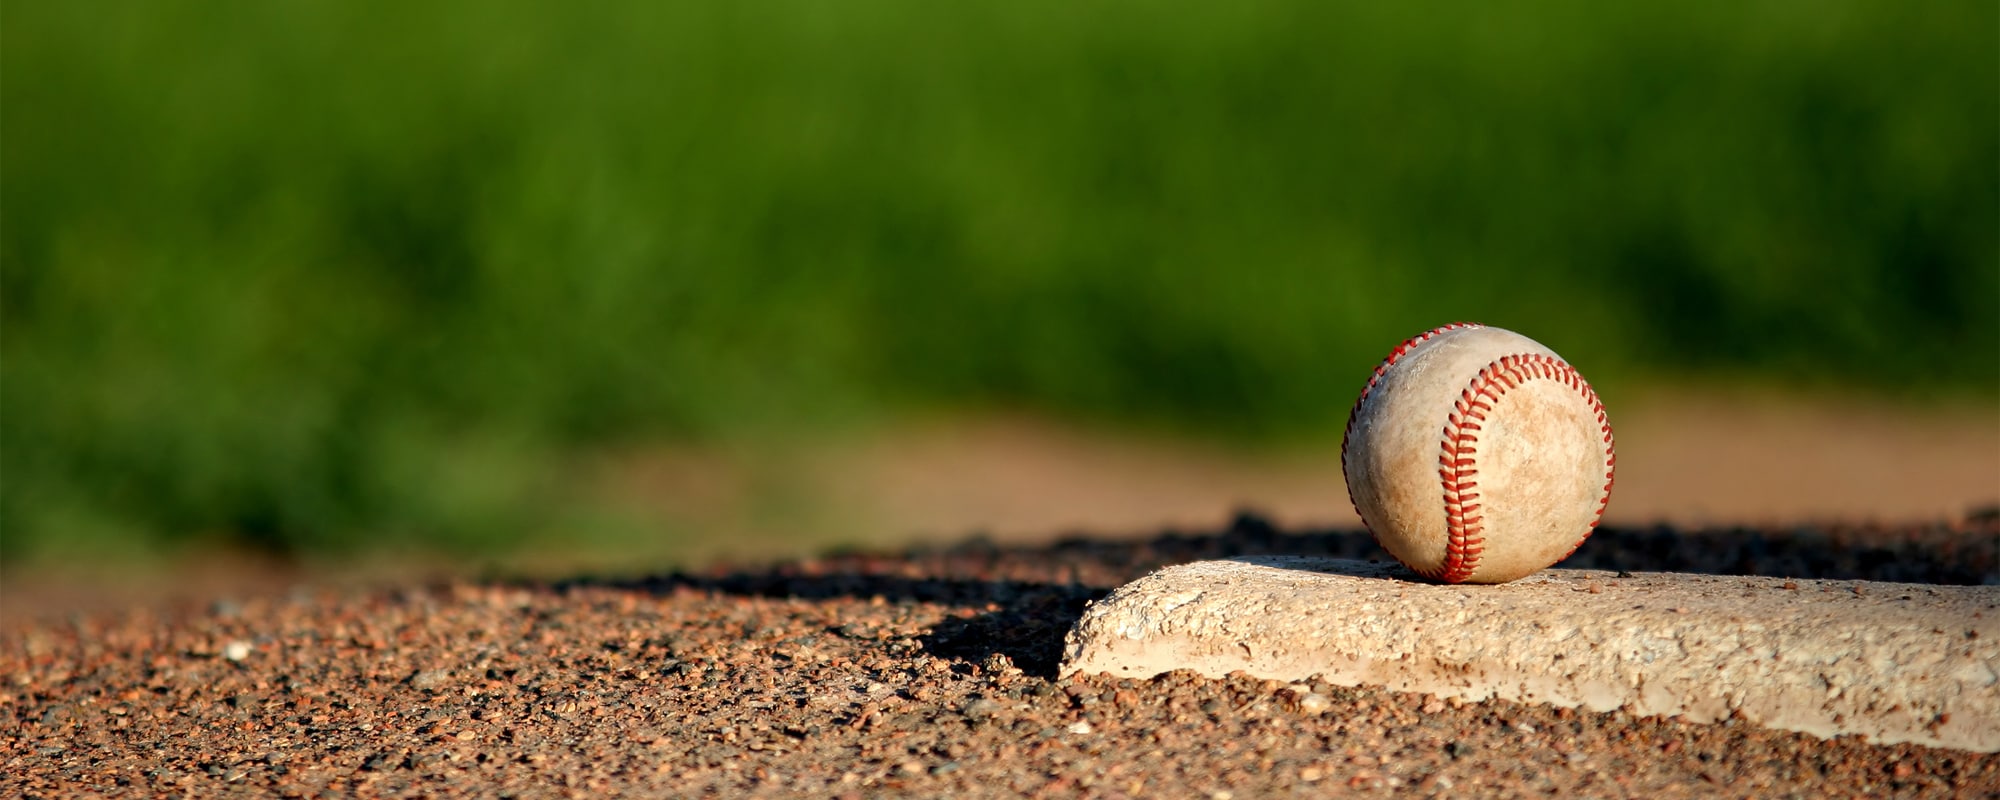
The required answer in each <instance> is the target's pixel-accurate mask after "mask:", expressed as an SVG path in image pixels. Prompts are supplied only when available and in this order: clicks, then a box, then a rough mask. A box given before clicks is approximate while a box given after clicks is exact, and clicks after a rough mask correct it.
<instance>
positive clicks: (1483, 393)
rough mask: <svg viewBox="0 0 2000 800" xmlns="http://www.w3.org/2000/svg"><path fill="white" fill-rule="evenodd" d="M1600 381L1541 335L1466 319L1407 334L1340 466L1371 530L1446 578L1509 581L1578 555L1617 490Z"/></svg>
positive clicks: (1387, 362)
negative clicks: (1595, 383) (1594, 384)
mask: <svg viewBox="0 0 2000 800" xmlns="http://www.w3.org/2000/svg"><path fill="white" fill-rule="evenodd" d="M1616 461H1617V458H1616V454H1615V452H1614V448H1613V442H1612V435H1611V423H1610V422H1609V420H1608V419H1607V418H1606V417H1605V414H1604V406H1603V404H1602V403H1601V402H1599V400H1598V398H1597V394H1596V392H1594V391H1592V390H1591V388H1590V384H1589V383H1588V382H1586V381H1584V379H1583V376H1582V375H1580V374H1578V373H1577V372H1576V370H1575V369H1574V368H1572V367H1571V366H1570V365H1569V364H1568V362H1565V361H1563V360H1562V357H1561V356H1558V355H1556V354H1555V352H1554V351H1552V350H1550V349H1549V348H1547V347H1544V346H1543V345H1541V344H1540V343H1538V342H1536V341H1535V340H1533V339H1529V338H1528V337H1526V336H1522V335H1521V334H1518V333H1515V332H1513V331H1509V330H1504V329H1501V328H1494V327H1488V326H1484V325H1478V324H1472V323H1457V324H1453V325H1446V326H1443V327H1441V328H1437V329H1434V330H1431V331H1429V332H1426V333H1424V334H1423V335H1420V336H1417V337H1414V338H1412V339H1410V340H1408V341H1405V342H1404V343H1403V344H1402V345H1400V346H1398V347H1397V348H1396V349H1395V350H1394V351H1392V352H1391V353H1390V354H1389V357H1388V358H1385V359H1383V361H1382V363H1381V365H1380V366H1378V367H1376V370H1375V373H1374V375H1373V376H1372V377H1371V378H1370V379H1369V381H1368V385H1367V387H1365V388H1364V389H1363V390H1362V392H1361V396H1360V397H1359V398H1358V399H1357V400H1355V404H1354V410H1353V412H1352V414H1351V415H1350V416H1349V417H1348V422H1347V432H1346V436H1345V437H1344V439H1343V441H1342V443H1341V467H1342V469H1343V471H1344V472H1345V473H1346V478H1347V492H1348V497H1349V498H1350V499H1352V500H1353V502H1354V510H1355V512H1356V513H1358V514H1360V516H1361V519H1362V521H1363V522H1364V523H1366V524H1367V526H1368V530H1369V531H1370V532H1371V533H1373V534H1374V536H1375V540H1376V541H1377V542H1380V543H1381V545H1382V547H1383V548H1384V549H1386V550H1388V551H1389V553H1390V554H1391V555H1393V556H1395V557H1396V558H1397V560H1399V561H1402V562H1403V564H1404V565H1406V566H1408V567H1409V568H1410V569H1412V570H1414V571H1416V572H1417V573H1418V574H1421V575H1424V576H1425V577H1428V578H1431V579H1434V580H1439V581H1443V582H1445V583H1505V582H1507V581H1511V580H1515V579H1517V578H1522V577H1526V576H1528V575H1531V574H1533V573H1535V572H1536V571H1539V570H1541V569H1543V568H1545V567H1548V566H1549V565H1551V564H1554V563H1556V562H1558V561H1561V560H1562V559H1564V558H1566V557H1568V556H1569V554H1570V553H1572V552H1575V550H1576V548H1577V547H1578V546H1579V545H1581V544H1583V541H1584V539H1586V538H1588V537H1589V536H1590V533H1591V531H1592V530H1594V529H1595V528H1596V527H1597V522H1598V520H1599V519H1600V518H1602V517H1603V514H1604V507H1605V505H1606V504H1607V503H1608V502H1609V501H1610V498H1611V484H1612V472H1613V466H1614V465H1615V463H1616Z"/></svg>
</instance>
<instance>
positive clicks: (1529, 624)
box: [1062, 556, 2000, 753]
mask: <svg viewBox="0 0 2000 800" xmlns="http://www.w3.org/2000/svg"><path fill="white" fill-rule="evenodd" d="M1176 669H1187V670H1193V671H1195V672H1198V673H1202V674H1205V675H1210V676H1222V675H1227V674H1229V673H1230V672H1233V671H1237V670H1242V671H1244V672H1248V673H1250V674H1252V675H1256V676H1259V677H1264V678H1275V679H1280V680H1294V681H1295V680H1303V679H1307V678H1310V677H1313V676H1320V678H1321V679H1322V680H1326V681H1329V682H1332V683H1335V684H1339V685H1347V686H1353V685H1370V686H1384V687H1388V688H1390V689H1395V690H1399V691H1407V692H1427V693H1430V694H1434V695H1437V696H1440V697H1448V698H1449V697H1458V698H1464V699H1466V700H1474V701H1476V700H1483V699H1486V698H1489V697H1497V698H1501V699H1505V700H1512V701H1518V702H1527V703H1548V704H1553V705H1560V706H1571V707H1584V708H1588V709H1592V710H1598V711H1608V710H1612V709H1619V708H1623V709H1626V710H1627V711H1629V712H1631V713H1635V714H1642V715H1653V714H1657V715H1663V716H1679V717H1683V718H1686V719H1688V720H1690V721H1695V722H1709V721H1714V720H1719V719H1725V718H1728V717H1729V716H1731V715H1732V714H1735V715H1740V716H1741V717H1742V718H1743V719H1745V720H1747V721H1749V722H1752V723H1755V724H1760V725H1765V726H1769V727H1773V728H1779V729H1784V730H1794V731H1803V732H1805V733H1810V734H1813V735H1817V736H1821V737H1832V736H1839V735H1843V734H1858V735H1860V736H1863V737H1866V738H1867V739H1868V740H1869V741H1874V742H1880V743H1884V744H1889V743H1896V742H1915V743H1919V744H1924V745H1930V746H1936V747H1951V748H1958V749H1964V750H1973V751H1978V752H1986V753H1991V752H2000V587H1995V586H1931V585H1919V584H1902V583H1874V582H1867V581H1830V580H1800V581H1791V580H1786V579H1783V578H1747V577H1724V576H1712V575H1679V574H1667V573H1628V574H1624V575H1623V576H1621V574H1620V573H1612V572H1601V571H1593V570H1568V569H1551V570H1545V571H1543V572H1541V573H1538V574H1536V575H1533V576H1530V577H1528V578H1524V579H1522V580H1519V581H1515V582H1513V583H1507V584H1502V585H1498V586H1446V585H1439V584H1433V583H1428V582H1424V581H1422V579H1419V578H1417V577H1416V576H1415V575H1413V574H1411V573H1409V572H1407V571H1406V570H1404V569H1403V568H1402V567H1400V566H1398V565H1394V564H1375V563H1370V562H1363V561H1350V560H1340V559H1320V558H1307V557H1296V556H1266V557H1246V558H1240V559H1231V560H1227V561H1204V562H1198V563H1193V564H1184V565H1180V566H1175V567H1169V568H1166V569H1163V570H1160V571H1158V572H1155V573H1153V574H1151V575H1148V576H1146V577H1144V578H1141V579H1139V580H1137V581H1134V582H1132V583H1130V584H1127V585H1125V586H1124V587H1121V588H1119V589H1118V590H1117V591H1115V592H1113V593H1112V594H1111V596H1109V597H1107V598H1105V599H1103V600H1101V601H1099V602H1097V603H1095V604H1093V605H1092V606H1091V607H1090V608H1089V609H1088V610H1087V611H1085V612H1084V616H1083V619H1082V620H1080V621H1079V622H1078V623H1077V625H1076V627H1075V629H1074V630H1072V631H1071V632H1070V635H1069V640H1068V644H1067V648H1066V651H1065V656H1064V660H1063V667H1062V671H1063V673H1064V674H1069V673H1073V672H1104V673H1110V674H1114V675H1119V676H1135V677H1151V676H1153V675H1157V674H1159V673H1162V672H1167V671H1171V670H1176Z"/></svg>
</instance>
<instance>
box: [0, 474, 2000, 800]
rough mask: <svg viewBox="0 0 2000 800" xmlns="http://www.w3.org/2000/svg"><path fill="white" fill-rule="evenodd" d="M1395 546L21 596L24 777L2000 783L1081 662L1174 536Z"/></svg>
mask: <svg viewBox="0 0 2000 800" xmlns="http://www.w3.org/2000/svg"><path fill="white" fill-rule="evenodd" d="M1250 553H1280V554H1299V555H1334V556H1344V557H1361V558H1370V557H1374V558H1380V557H1382V556H1381V554H1380V552H1379V551H1378V550H1376V549H1375V546H1374V544H1373V543H1372V542H1370V541H1369V540H1368V538H1367V536H1366V535H1365V534H1359V533H1354V532H1306V533H1297V534H1288V533H1284V532H1280V531H1276V530H1274V529H1272V528H1271V526H1270V525H1268V524H1266V523H1264V522H1263V521H1261V520H1259V519H1257V518H1255V517H1251V516H1243V517H1240V518H1239V519H1238V520H1237V521H1236V523H1235V524H1234V525H1232V526H1231V527H1230V528H1229V529H1228V530H1226V531H1222V532H1216V533H1206V534H1173V533H1169V534H1166V535H1162V536H1159V537H1156V538H1153V539H1151V540H1148V541H1143V542H1117V541H1086V540H1073V541H1065V542H1061V543H1058V544H1055V545H1052V546H1046V547H1001V546H997V545H993V544H990V543H985V542H979V541H974V542H969V543H965V544H961V545H957V546H953V547H949V548H942V549H929V550H919V551H912V552H907V553H900V554H878V553H844V554H833V555H828V556H826V557H823V558H817V559H812V560H808V561H800V562H789V563H782V564H775V565H757V566H740V565H739V566H730V565H718V566H716V567H715V568H713V569H707V570H703V571H700V572H698V573H691V574H690V573H676V574H671V575H659V576H652V577H646V578H642V579H617V578H605V579H597V578H587V577H586V578H576V579H570V580H564V581H557V582H547V581H529V580H498V581H464V580H461V581H447V582H439V583H434V584H428V585H404V586H389V587H380V588H373V589H365V590H364V589H340V590H337V589H324V588H322V589H315V588H310V587H302V588H299V589H295V590H293V591H291V592H290V593H288V594H287V593H277V594H264V595H253V596H239V597H229V598H220V599H217V600H216V601H215V602H214V603H212V604H208V605H205V606H203V607H201V608H197V609H189V610H182V609H149V608H134V609H130V610H128V611H123V612H118V613H107V614H87V615H86V614H75V615H71V616H68V617H55V618H51V617H47V616H43V617H41V618H37V619H32V620H28V621H22V622H16V623H10V624H9V626H8V627H7V628H6V629H5V630H4V631H0V754H4V755H3V756H0V757H4V759H5V761H4V769H0V795H4V796H10V797H31V798H34V797H87V796H106V797H271V796H277V797H315V798H316V797H326V798H343V797H419V796H422V797H459V796H465V797H516V798H541V797H601V796H611V795H638V796H696V795H710V796H714V795H720V796H732V797H734V796H751V797H765V796H768V797H796V796H809V797H821V796H833V797H884V796H908V797H937V796H955V797H1021V796H1029V797H1084V796H1087V797H1208V798H1253V797H1268V796H1279V795H1306V796H1321V795H1345V794H1350V793H1392V792H1393V793H1396V794H1399V795H1415V796H1422V797H1444V796H1451V797H1523V796H1609V797H1632V796H1645V797H1649V798H1672V797H1717V796H1722V797H1731V796H1734V797H1814V798H1817V797H1864V796H1866V797H1879V796H1939V797H1954V796H1955V797H2000V757H1995V756H1990V755H1979V754H1973V753H1967V752H1963V751H1955V750H1946V749H1931V748H1925V747H1921V746H1916V745H1896V746H1876V745H1870V744H1866V743H1863V742H1860V741H1857V740H1854V739H1837V740H1830V741H1829V740H1820V739H1815V738H1811V737H1809V736H1805V735H1801V734H1793V733H1784V732H1778V731H1771V730H1765V729H1760V728H1756V727H1754V726H1750V725H1747V724H1744V723H1742V722H1740V721H1730V722H1724V723H1721V724H1712V725H1697V724H1689V723H1684V722H1679V721H1675V720H1672V719H1660V718H1650V717H1635V716H1632V715H1629V714H1626V713H1622V712H1612V713H1591V712H1578V711H1571V710H1564V709H1551V708H1544V707H1536V706H1525V705H1518V704H1513V703H1507V702H1502V701H1487V702H1480V703H1463V702H1454V701H1447V700H1440V699H1438V698H1436V697H1431V696H1429V695H1421V694H1417V695H1405V694H1398V693H1394V692H1388V691H1384V690H1374V689H1367V688H1341V687H1335V686H1329V685H1326V684H1324V683H1319V682H1315V681H1303V682H1299V683H1289V684H1288V683H1281V682H1275V681H1263V680H1257V679H1253V678H1249V677H1247V676H1243V675H1241V674H1238V675H1235V676H1232V677H1230V678H1226V679H1222V680H1209V679H1204V678H1200V677H1197V676H1195V675H1193V674H1191V673H1185V672H1177V673H1169V674H1167V675H1164V676H1161V677H1159V678H1156V679H1152V680H1132V679H1124V680H1120V679H1111V678H1106V677H1101V676H1098V677H1089V676H1083V677H1077V678H1072V679H1066V680H1057V679H1056V678H1055V677H1054V676H1055V669H1056V665H1057V659H1058V656H1059V651H1060V647H1061V643H1062V637H1063V634H1064V632H1065V631H1066V630H1067V629H1068V627H1069V626H1070V625H1071V624H1072V623H1073V622H1074V621H1075V620H1076V619H1077V618H1078V616H1079V615H1080V614H1081V612H1082V610H1083V608H1084V606H1085V605H1086V604H1087V603H1089V602H1090V601H1091V600H1093V599H1094V598H1098V597H1101V596H1103V595H1104V594H1105V593H1106V592H1107V591H1108V590H1109V589H1111V588H1112V587H1115V586H1117V585H1119V584H1121V583H1123V582H1125V581H1127V580H1130V579H1132V578H1134V577H1137V576H1139V575H1141V574H1144V573H1145V572H1147V571H1149V570H1151V569H1153V568H1156V567H1158V566H1161V565H1165V564H1171V563H1179V562H1184V561H1188V560H1193V559H1197V558H1213V557H1224V556H1230V555H1241V554H1250ZM1568 565H1569V566H1580V567H1593V568H1600V569H1627V570H1640V569H1644V570H1672V571H1691V572H1708V573H1720V574H1761V575H1773V576H1782V577H1794V578H1849V579H1871V580H1892V581H1904V582H1917V583H1946V584H1982V583H1983V584H1995V583H2000V519H1996V516H1995V515H1992V514H1987V515H1980V516H1976V517H1973V518H1969V519H1964V520H1958V521H1954V522H1950V523H1940V524H1933V525H1922V526H1904V527H1893V526H1861V525H1853V526H1841V525H1816V526H1805V527H1798V528H1794V529H1787V530H1749V529H1727V530H1702V531H1675V530H1670V529H1664V528H1660V529H1647V530H1634V529H1610V530H1605V531H1602V532H1600V533H1599V534H1598V535H1596V536H1595V537H1593V538H1592V539H1591V541H1590V542H1589V543H1587V544H1586V545H1585V546H1584V548H1583V549H1582V550H1581V551H1579V552H1578V554H1577V555H1576V557H1574V558H1572V559H1571V561H1570V562H1568Z"/></svg>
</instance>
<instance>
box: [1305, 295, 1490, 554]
mask: <svg viewBox="0 0 2000 800" xmlns="http://www.w3.org/2000/svg"><path fill="white" fill-rule="evenodd" d="M1474 328H1486V326H1482V324H1478V322H1450V324H1442V326H1436V328H1430V330H1426V332H1422V334H1416V336H1410V338H1406V340H1404V342H1402V344H1398V346H1396V350H1390V352H1388V358H1382V364H1376V370H1374V374H1370V376H1368V386H1362V396H1358V398H1354V408H1352V410H1348V426H1346V430H1342V432H1340V476H1342V480H1348V486H1354V478H1350V472H1348V442H1352V440H1354V420H1356V418H1360V414H1362V404H1364V402H1368V396H1372V394H1374V388H1376V386H1378V384H1380V382H1382V374H1384V372H1388V368H1390V366H1396V362H1398V360H1402V356H1408V354H1410V350H1416V346H1418V344H1424V342H1430V340H1432V338H1436V336H1438V334H1446V332H1452V330H1474ZM1348 504H1350V506H1354V516H1356V518H1360V520H1362V528H1368V536H1374V540H1376V542H1378V544H1380V542H1382V536H1380V534H1376V530H1374V528H1372V526H1368V516H1366V514H1362V506H1360V504H1358V502H1354V496H1352V494H1350V496H1348ZM1416 572H1418V574H1422V576H1424V578H1432V580H1436V578H1438V576H1436V574H1434V572H1426V570H1416Z"/></svg>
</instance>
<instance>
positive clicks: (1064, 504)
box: [0, 394, 2000, 621]
mask: <svg viewBox="0 0 2000 800" xmlns="http://www.w3.org/2000/svg"><path fill="white" fill-rule="evenodd" d="M1612 423H1613V425H1614V426H1615V427H1616V430H1617V434H1618V476H1617V479H1618V483H1617V488H1616V490H1615V491H1614V493H1613V496H1612V500H1611V506H1610V509H1609V511H1608V513H1607V520H1608V521H1609V522H1611V523H1613V524H1624V525H1652V524H1656V523H1660V522H1667V523H1672V524H1678V525H1684V526H1687V525H1691V526H1704V525H1710V526H1712V525H1732V524H1767V525H1769V524H1794V523H1799V522H1807V521H1815V520H1878V521H1889V522H1899V521H1900V522H1906V521H1911V520H1928V519H1950V518H1955V517H1958V516H1961V515H1963V514H1965V513H1967V512H1968V511H1969V510H1973V509H1978V508H1990V507H1995V506H2000V410H1996V409H1992V408H1963V407H1961V408H1956V409H1932V410H1929V411H1920V412H1919V411H1911V410H1909V409H1901V408H1891V407H1887V406H1880V405H1870V404H1867V403H1860V402H1833V401H1824V400H1812V399H1807V398H1801V397H1796V396H1794V397H1789V398H1787V397H1764V398H1755V397H1745V396H1733V397H1732V396H1725V395H1715V394H1707V395H1703V394H1684V395H1676V396H1668V395H1655V396H1652V397H1650V398H1642V399H1641V400H1639V401H1637V402H1633V403H1630V404H1619V405H1616V406H1614V407H1613V409H1612ZM1339 446H1340V443H1339V441H1337V440H1334V441H1324V442H1318V443H1312V442H1305V443H1300V444H1299V445H1298V446H1297V447H1295V448H1291V449H1289V450H1287V451H1284V452H1268V451H1266V452H1253V451H1245V450H1241V449H1231V448H1226V447H1219V446H1213V445H1206V444H1203V443H1199V442H1192V441H1169V440H1160V439H1147V438H1141V437H1135V436H1120V435H1116V434H1110V433H1105V432H1102V431H1092V430H1085V429H1080V428H1076V427H1069V426H1063V425H1057V424H1053V423H1049V422H1047V421H1041V420H1033V419H1026V418H1000V417H986V418H980V419H972V420H958V421H939V422H932V423H928V424H910V425H905V426H902V427H899V428H893V429H889V430H885V431H879V432H877V433H876V434H873V435H870V436H865V437H860V438H851V439H837V440H822V441H803V442H785V443H782V444H781V445H779V446H777V447H776V448H772V449H770V450H766V451H762V452H760V451H756V450H734V451H702V450H692V449H687V448H647V449H639V450H635V451H632V452H627V453H622V454H616V455H610V456H605V457H601V458H596V459H588V460H586V461H585V462H584V463H583V464H582V465H581V466H580V467H579V468H578V469H576V470H575V473H576V475H577V478H576V480H577V482H578V484H579V489H578V491H581V492H584V493H586V494H588V495H590V496H592V497H593V500H592V501H591V502H593V503H598V504H601V505H602V506H603V507H605V508H607V509H614V510H619V511H622V512H623V513H625V514H626V515H627V516H628V517H630V518H632V519H634V520H636V521H637V523H638V524H637V525H636V526H635V527H636V528H637V529H638V530H639V531H640V533H639V534H638V535H636V536H635V537H634V538H629V539H625V540H618V541H610V542H598V543H593V544H578V545H575V546H572V545H571V543H564V546H563V547H562V548H560V549H558V550H557V551H555V552H545V553H530V554H525V555H522V556H520V557H517V558H515V559H513V560H512V562H511V563H508V564H505V565H503V568H504V569H507V570H510V571H518V572H527V573H531V574H535V575H538V576H543V577H552V578H553V577H561V576H563V575H567V574H573V573H575V572H578V571H598V572H603V571H607V570H609V571H623V572H628V573H629V572H631V571H633V570H635V569H636V570H643V569H646V568H648V567H649V566H657V565H661V564H693V565H700V564H705V563H708V562H711V561H714V560H717V559H734V560H738V561H744V560H748V561H770V560H773V559H776V558H782V557H786V556H796V555H810V554H813V553H817V552H822V551H824V550H826V549H827V548H829V547H834V546H864V547H878V548H879V547H901V546H904V545H907V544H910V543H914V542H925V541H928V542H953V541H961V540H964V539H966V538H968V537H971V536H974V535H977V534H984V535H987V536H989V537H990V538H992V539H994V540H995V541H999V542H1002V543H1008V544H1040V543H1047V542H1051V541H1054V540H1056V539H1058V538H1060V537H1063V536H1067V535H1072V534H1086V535H1090V536H1093V537H1098V538H1110V539H1132V538H1135V537H1142V536H1146V535H1149V534H1150V533H1152V532H1157V531H1160V530H1163V529H1168V530H1203V529H1209V528H1213V527H1215V526H1217V525H1219V524H1222V523H1223V522H1225V521H1226V520H1227V519H1229V517H1230V515H1231V514H1233V513H1235V512H1236V511H1237V510H1240V509H1252V510H1255V511H1256V512H1257V513H1258V514H1259V515H1261V516H1263V517H1265V518H1268V519H1272V520H1274V521H1276V522H1277V523H1278V524H1281V525H1284V526H1286V527H1291V528H1311V527H1317V528H1351V527H1358V525H1359V521H1358V520H1357V519H1356V518H1355V516H1354V512H1353V510H1352V509H1351V508H1350V507H1349V505H1348V502H1347V496H1346V492H1345V490H1344V485H1343V481H1342V478H1341V472H1340V454H1339ZM485 569H486V567H485V566H484V565H478V564H474V565H467V564H463V563H454V562H444V561H440V560H436V559H430V560H406V559H404V560H399V559H397V558H393V557H384V558H379V559H377V560H375V561H372V562H368V563H362V564H349V565H344V566H342V567H340V568H338V569H334V570H329V569H328V568H326V567H324V566H317V567H312V568H304V567H301V566H299V565H294V564H285V563H279V562H274V561H272V560H269V559H259V558H256V557H253V556H246V555H243V554H237V553H212V552H202V553H196V554H193V555H191V556H189V557H186V558H184V559H181V560H179V561H176V562H173V563H171V564H168V565H166V566H165V567H161V566H160V565H152V566H150V567H148V566H145V565H138V566H128V567H120V566H117V565H111V566H104V565H87V570H88V571H82V572H77V571H72V572H71V573H69V574H21V573H19V572H13V573H9V574H7V580H5V581H4V582H0V621H6V620H10V619H12V620H20V619H23V618H27V617H32V616H38V615H43V614H46V613H49V612H54V611H60V610H63V609H71V608H81V609H97V610H110V609H116V608H122V607H125V606H128V605H133V604H138V603H151V602H159V601H160V600H161V599H162V598H165V599H168V600H172V599H176V598H178V599H181V600H186V601H198V600H199V599H200V598H203V597H206V596H209V595H214V594H218V593H227V592H233V591H246V590H255V589H259V588H261V589H263V590H265V591H281V590H283V589H284V588H285V587H287V586H289V585H291V584H293V583H296V582H299V581H302V580H307V579H311V580H313V581H315V582H316V583H319V584H322V585H354V584H357V583H379V582H382V581H385V580H387V581H397V580H401V581H410V580H421V579H424V578H426V577H429V576H437V575H447V576H448V575H467V574H477V573H479V572H481V571H483V570H485Z"/></svg>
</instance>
